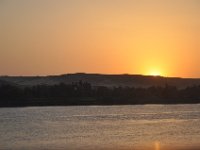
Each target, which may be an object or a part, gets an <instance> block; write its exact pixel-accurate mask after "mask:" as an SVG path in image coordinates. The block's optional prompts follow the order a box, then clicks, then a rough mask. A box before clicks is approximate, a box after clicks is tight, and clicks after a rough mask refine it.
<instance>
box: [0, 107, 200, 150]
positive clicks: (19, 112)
mask: <svg viewBox="0 0 200 150" xmlns="http://www.w3.org/2000/svg"><path fill="white" fill-rule="evenodd" d="M196 145H200V105H199V104H198V105H197V104H194V105H136V106H67V107H25V108H0V149H20V150H23V149H24V150H25V149H106V148H107V149H116V148H117V149H134V148H140V147H149V148H152V149H156V150H158V149H162V147H163V148H164V147H167V146H182V147H187V146H196Z"/></svg>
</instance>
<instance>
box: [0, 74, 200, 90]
mask: <svg viewBox="0 0 200 150" xmlns="http://www.w3.org/2000/svg"><path fill="white" fill-rule="evenodd" d="M79 81H83V82H88V83H91V85H92V86H106V87H118V86H121V87H142V88H144V87H150V86H162V87H163V86H165V85H166V84H168V85H173V86H176V87H177V88H186V87H188V86H193V85H200V79H192V78H173V77H170V78H168V77H161V76H156V77H155V76H142V75H129V74H122V75H105V74H86V73H76V74H65V75H58V76H32V77H25V76H23V77H20V76H1V77H0V85H2V84H15V85H18V86H34V85H56V84H59V83H66V84H71V83H73V82H79Z"/></svg>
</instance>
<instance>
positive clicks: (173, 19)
mask: <svg viewBox="0 0 200 150" xmlns="http://www.w3.org/2000/svg"><path fill="white" fill-rule="evenodd" d="M75 72H87V73H106V74H124V73H128V74H144V75H149V74H152V75H154V74H158V75H163V76H180V77H195V78H197V77H198V78H200V0H54V1H53V0H52V1H51V0H0V75H49V74H51V75H52V74H65V73H75Z"/></svg>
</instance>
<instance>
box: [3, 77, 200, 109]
mask: <svg viewBox="0 0 200 150" xmlns="http://www.w3.org/2000/svg"><path fill="white" fill-rule="evenodd" d="M191 103H200V86H190V87H187V88H184V89H178V88H176V87H175V86H172V85H168V84H166V85H165V86H164V87H160V86H152V87H149V88H134V87H120V86H119V87H112V88H109V87H104V86H92V85H91V84H90V83H88V82H83V81H79V82H75V83H71V84H65V83H60V84H57V85H37V86H30V87H20V86H16V85H9V84H2V85H1V86H0V107H14V106H55V105H58V106H59V105H129V104H191Z"/></svg>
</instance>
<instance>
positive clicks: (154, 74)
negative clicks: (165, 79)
mask: <svg viewBox="0 0 200 150" xmlns="http://www.w3.org/2000/svg"><path fill="white" fill-rule="evenodd" d="M149 75H151V76H161V75H162V73H161V72H160V71H158V70H153V71H151V72H150V73H149Z"/></svg>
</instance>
